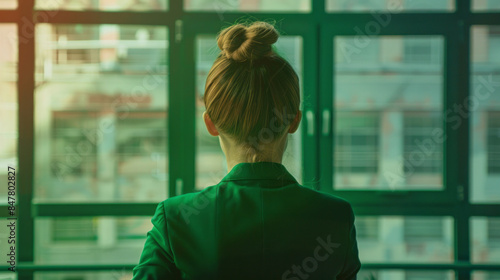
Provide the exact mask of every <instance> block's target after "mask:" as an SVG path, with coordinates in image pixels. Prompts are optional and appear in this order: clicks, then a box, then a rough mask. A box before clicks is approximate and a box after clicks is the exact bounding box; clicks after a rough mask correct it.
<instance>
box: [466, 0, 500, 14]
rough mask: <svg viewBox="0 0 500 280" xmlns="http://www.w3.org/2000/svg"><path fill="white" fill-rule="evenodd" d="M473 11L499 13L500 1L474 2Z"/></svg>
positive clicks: (474, 0)
mask: <svg viewBox="0 0 500 280" xmlns="http://www.w3.org/2000/svg"><path fill="white" fill-rule="evenodd" d="M472 11H474V12H498V11H500V1H498V0H472Z"/></svg>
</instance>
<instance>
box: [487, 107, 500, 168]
mask: <svg viewBox="0 0 500 280" xmlns="http://www.w3.org/2000/svg"><path fill="white" fill-rule="evenodd" d="M487 147H488V148H487V149H488V174H499V173H500V112H488V140H487Z"/></svg>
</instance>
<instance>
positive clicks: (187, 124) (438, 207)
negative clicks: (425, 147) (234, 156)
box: [0, 0, 500, 280]
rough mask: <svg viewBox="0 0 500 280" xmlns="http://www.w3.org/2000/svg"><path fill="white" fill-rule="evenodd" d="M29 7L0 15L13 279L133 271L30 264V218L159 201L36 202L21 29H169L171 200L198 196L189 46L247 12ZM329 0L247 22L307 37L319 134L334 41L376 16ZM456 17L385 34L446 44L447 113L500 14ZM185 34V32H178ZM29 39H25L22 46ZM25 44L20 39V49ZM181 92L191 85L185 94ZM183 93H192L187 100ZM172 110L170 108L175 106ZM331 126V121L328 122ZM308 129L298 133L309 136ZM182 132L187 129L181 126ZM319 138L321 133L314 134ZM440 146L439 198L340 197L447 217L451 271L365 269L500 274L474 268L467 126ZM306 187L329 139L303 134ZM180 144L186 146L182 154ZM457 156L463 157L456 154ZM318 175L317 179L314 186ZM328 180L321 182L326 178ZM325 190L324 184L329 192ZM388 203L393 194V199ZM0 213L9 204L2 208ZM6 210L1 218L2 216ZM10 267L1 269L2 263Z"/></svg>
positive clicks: (145, 211) (397, 23) (493, 212)
mask: <svg viewBox="0 0 500 280" xmlns="http://www.w3.org/2000/svg"><path fill="white" fill-rule="evenodd" d="M34 1H35V0H18V5H19V6H18V8H17V9H16V10H0V23H16V24H17V27H18V36H19V38H20V39H23V40H19V44H18V47H19V64H18V65H19V66H18V67H19V68H18V73H19V75H18V77H19V78H18V82H17V85H18V103H19V110H18V119H19V122H18V123H19V140H18V147H22V149H18V158H19V166H18V173H19V176H18V177H17V178H18V184H17V185H18V186H20V187H19V188H18V192H19V196H18V210H19V211H18V225H19V227H18V228H19V230H18V241H19V242H18V243H19V245H18V251H17V254H18V279H22V280H32V279H33V276H34V272H36V271H66V270H81V271H91V270H113V269H122V268H126V269H131V268H132V267H133V266H131V265H89V266H87V265H35V264H34V263H33V261H34V243H33V241H34V219H35V217H57V216H107V215H113V216H136V215H142V216H151V215H152V214H153V211H154V208H155V207H156V205H157V204H156V203H138V204H135V203H134V204H133V205H134V207H133V208H131V207H128V206H129V205H130V204H126V203H119V204H112V203H108V204H99V203H82V204H51V203H33V204H32V199H33V174H34V166H33V164H34V160H33V157H34V119H33V116H34V114H33V112H34V87H35V82H34V70H35V60H34V59H35V39H34V38H33V37H34V36H32V35H33V34H29V32H28V33H27V30H26V24H33V23H36V22H38V23H41V22H43V23H53V24H64V23H66V24H71V23H82V24H141V25H163V26H167V27H168V29H169V40H170V42H171V43H170V47H169V55H168V57H169V64H168V67H169V71H168V72H169V75H170V83H169V93H170V96H169V104H171V106H170V108H169V110H170V114H171V115H172V116H176V118H175V120H174V119H173V118H169V120H168V127H169V135H175V137H171V138H170V139H169V147H168V149H169V162H171V163H174V164H169V174H170V178H172V179H171V180H170V181H169V185H168V186H165V187H167V188H168V193H169V196H175V195H178V194H180V193H186V192H191V191H194V187H192V186H194V176H195V174H194V170H195V169H194V168H195V164H194V159H195V151H194V147H195V140H194V132H195V131H194V116H195V114H194V109H195V108H194V102H193V101H194V94H192V93H194V85H195V83H194V82H195V76H194V73H195V60H194V57H193V54H194V42H195V41H194V39H195V35H196V34H199V33H214V32H217V31H218V30H220V27H221V26H223V25H225V24H226V23H231V22H234V21H235V20H237V19H240V18H241V17H247V18H248V17H249V14H248V13H245V12H225V13H224V14H223V20H221V18H220V15H219V14H217V13H216V12H186V11H184V10H183V1H182V0H170V1H169V2H170V3H169V10H168V11H165V12H98V11H85V12H75V11H58V12H57V13H52V16H51V17H43V16H41V13H44V12H47V11H34V10H33V8H34ZM325 2H326V0H311V5H312V11H311V12H309V13H295V14H292V13H267V12H266V13H252V14H251V18H252V19H269V18H272V19H276V20H278V21H280V22H281V23H282V28H283V29H284V30H286V31H287V32H290V33H289V34H291V35H300V36H303V38H304V40H303V43H304V46H303V49H304V56H303V67H304V69H307V71H304V76H303V80H304V81H303V82H304V84H303V85H304V86H303V88H304V89H305V93H306V94H308V98H309V100H310V102H308V103H307V104H304V107H303V110H304V112H305V111H306V110H311V111H312V112H313V114H314V116H315V127H316V128H320V127H321V125H322V121H321V116H322V114H321V112H322V110H323V109H329V110H331V111H330V112H333V110H332V109H333V108H331V104H333V99H332V98H333V95H332V94H330V93H332V92H333V84H332V82H331V77H333V62H334V60H333V59H334V58H333V52H332V48H333V37H334V36H338V35H352V34H353V29H352V27H354V26H356V25H359V24H365V23H367V22H368V21H371V20H372V19H373V17H372V15H370V14H367V13H327V12H326V11H325ZM455 4H456V10H455V11H454V12H450V13H441V12H437V13H434V12H433V13H413V12H402V13H399V14H392V18H391V25H390V26H388V27H386V28H384V29H383V30H382V33H381V35H389V34H401V35H405V34H428V35H430V34H440V35H443V36H445V38H446V44H445V48H446V60H445V73H446V74H445V77H444V81H445V83H444V85H445V91H444V94H445V99H444V102H443V107H444V108H443V109H446V108H448V107H449V106H451V105H452V104H454V103H456V102H457V101H459V100H464V99H465V98H466V97H468V96H469V94H470V93H469V83H470V81H469V72H470V61H469V54H470V45H469V44H470V42H469V41H470V40H469V38H470V28H471V26H472V25H500V15H499V14H500V13H471V11H470V6H471V0H456V1H455ZM183 29H184V30H183ZM24 39H25V40H24ZM21 41H22V42H21ZM186 85H189V87H188V88H186ZM186 93H188V94H186ZM172 104H175V106H172ZM330 119H332V118H330ZM306 125H307V124H305V122H304V126H303V129H304V130H305V129H306ZM186 128H187V129H186ZM315 130H316V131H317V129H315ZM446 133H447V135H448V137H449V138H448V139H454V141H446V142H445V144H446V145H445V149H444V150H443V151H445V153H444V154H445V156H444V157H445V161H444V165H445V174H444V175H445V178H446V179H445V185H444V187H445V190H444V191H441V192H411V191H409V192H391V193H389V192H377V191H371V192H368V191H366V192H346V191H343V192H339V191H335V192H333V193H334V194H337V195H340V196H344V197H346V198H347V199H348V200H350V201H351V202H352V204H353V207H354V210H355V212H356V214H357V215H408V216H432V215H442V216H452V217H453V218H454V220H455V262H453V263H450V264H401V263H386V264H363V268H364V269H445V270H450V269H451V270H454V271H455V272H457V273H456V279H458V280H467V279H471V271H474V270H500V264H491V265H490V264H471V263H470V255H471V252H470V240H469V239H470V236H469V226H470V225H469V220H470V218H471V217H472V216H489V217H498V216H500V204H471V203H470V202H469V191H468V190H469V146H470V128H469V123H468V122H464V123H463V124H462V125H461V126H460V128H459V129H458V130H456V131H454V130H452V129H451V128H450V127H446ZM303 143H304V149H303V157H302V158H303V162H304V166H303V168H304V169H303V170H304V180H305V181H313V182H314V183H313V184H312V186H313V187H314V188H316V189H320V188H321V189H323V190H326V189H327V188H331V186H332V184H331V183H332V182H331V176H330V178H328V177H329V176H325V175H324V174H330V172H331V170H332V168H331V167H332V160H331V157H327V156H326V155H332V154H333V137H332V135H331V133H330V135H326V136H320V135H319V134H316V135H315V136H314V137H307V136H303ZM179 147H183V149H180V148H179ZM459 155H460V156H459ZM320 178H322V179H321V180H319V179H320ZM325 178H326V179H325ZM329 186H330V187H329ZM394 197H397V200H396V201H397V202H395V199H394ZM0 210H1V211H2V213H1V214H0V216H2V217H3V216H4V215H6V214H4V213H6V212H7V211H6V207H4V206H0ZM3 210H5V211H3ZM0 268H1V269H7V267H6V266H0Z"/></svg>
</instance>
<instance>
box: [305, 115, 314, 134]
mask: <svg viewBox="0 0 500 280" xmlns="http://www.w3.org/2000/svg"><path fill="white" fill-rule="evenodd" d="M306 119H307V136H314V113H313V112H312V111H311V110H308V111H307V112H306Z"/></svg>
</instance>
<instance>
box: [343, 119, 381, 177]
mask: <svg viewBox="0 0 500 280" xmlns="http://www.w3.org/2000/svg"><path fill="white" fill-rule="evenodd" d="M379 117H380V116H379V113H375V112H337V124H338V128H337V136H336V140H335V142H336V145H335V146H336V151H335V167H336V169H337V171H338V172H344V173H377V172H378V159H379V131H380V128H379V127H380V120H379Z"/></svg>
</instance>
